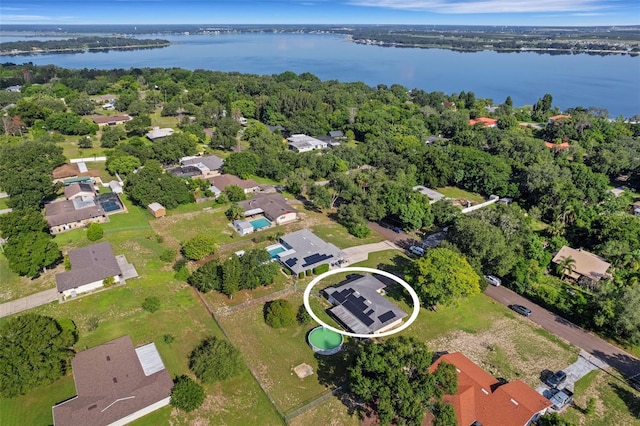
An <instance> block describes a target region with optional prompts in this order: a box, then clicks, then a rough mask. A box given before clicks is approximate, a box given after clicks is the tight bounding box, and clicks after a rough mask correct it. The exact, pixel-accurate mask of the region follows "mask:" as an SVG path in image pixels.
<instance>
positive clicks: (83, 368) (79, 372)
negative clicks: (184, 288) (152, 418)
mask: <svg viewBox="0 0 640 426" xmlns="http://www.w3.org/2000/svg"><path fill="white" fill-rule="evenodd" d="M71 365H72V368H73V378H74V381H75V384H76V391H77V393H78V395H77V396H76V397H75V398H73V399H70V400H68V401H66V402H63V403H61V404H58V405H56V406H54V407H53V422H54V425H56V426H65V425H73V426H76V425H91V426H102V425H108V424H111V423H113V422H115V421H117V420H120V419H122V418H124V417H126V416H128V415H131V414H133V413H135V412H137V411H139V410H141V409H143V408H146V407H148V406H150V405H151V404H154V403H156V402H159V401H162V400H163V399H165V398H168V397H169V396H170V394H171V388H172V386H173V381H172V380H171V377H170V376H169V373H168V371H167V370H166V369H165V368H162V369H161V370H160V371H157V372H155V373H153V374H150V375H149V376H146V375H145V373H144V370H143V367H142V364H141V359H140V357H139V355H138V354H137V353H136V350H135V349H134V347H133V342H132V341H131V338H130V337H129V336H123V337H120V338H118V339H115V340H112V341H110V342H107V343H105V344H103V345H100V346H96V347H94V348H91V349H88V350H86V351H82V352H80V353H78V354H77V355H76V356H75V358H74V359H73V361H71ZM162 367H164V366H162Z"/></svg>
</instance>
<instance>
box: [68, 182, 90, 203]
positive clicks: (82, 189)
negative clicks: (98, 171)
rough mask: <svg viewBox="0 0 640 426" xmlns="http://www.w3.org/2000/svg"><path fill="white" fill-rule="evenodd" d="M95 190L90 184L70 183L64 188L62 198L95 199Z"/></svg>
mask: <svg viewBox="0 0 640 426" xmlns="http://www.w3.org/2000/svg"><path fill="white" fill-rule="evenodd" d="M95 196H96V190H95V188H94V186H93V185H91V184H90V183H85V182H82V183H72V184H71V185H67V186H65V187H64V198H66V199H67V200H73V199H74V198H86V197H95Z"/></svg>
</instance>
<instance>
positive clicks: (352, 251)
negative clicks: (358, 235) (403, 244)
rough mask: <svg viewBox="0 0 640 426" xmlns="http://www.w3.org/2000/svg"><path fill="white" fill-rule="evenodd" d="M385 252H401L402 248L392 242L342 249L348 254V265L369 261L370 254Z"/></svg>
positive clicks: (346, 257)
mask: <svg viewBox="0 0 640 426" xmlns="http://www.w3.org/2000/svg"><path fill="white" fill-rule="evenodd" d="M384 250H400V247H398V246H396V245H395V244H394V243H392V242H391V241H382V242H379V243H373V244H363V245H361V246H355V247H349V248H346V249H342V251H343V252H344V253H345V254H346V256H345V260H346V261H347V264H348V265H352V264H354V263H358V262H362V261H364V260H367V259H368V258H369V253H373V252H376V251H384Z"/></svg>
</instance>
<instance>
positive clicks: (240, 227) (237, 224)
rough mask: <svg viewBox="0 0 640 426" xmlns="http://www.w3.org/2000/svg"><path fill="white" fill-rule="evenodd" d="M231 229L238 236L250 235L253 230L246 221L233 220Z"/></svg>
mask: <svg viewBox="0 0 640 426" xmlns="http://www.w3.org/2000/svg"><path fill="white" fill-rule="evenodd" d="M233 227H234V228H235V230H236V231H238V235H240V236H243V235H247V234H251V233H253V231H254V230H255V229H254V228H253V225H251V223H250V222H249V221H248V220H234V221H233Z"/></svg>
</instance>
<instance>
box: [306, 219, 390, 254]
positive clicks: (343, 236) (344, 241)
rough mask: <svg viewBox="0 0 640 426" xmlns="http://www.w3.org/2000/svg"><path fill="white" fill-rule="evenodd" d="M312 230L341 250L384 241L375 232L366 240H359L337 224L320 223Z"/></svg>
mask: <svg viewBox="0 0 640 426" xmlns="http://www.w3.org/2000/svg"><path fill="white" fill-rule="evenodd" d="M311 230H312V231H313V233H314V234H316V235H317V236H318V237H320V238H322V239H323V240H325V241H327V242H329V243H332V244H334V245H336V246H337V247H339V248H347V247H353V246H359V245H362V244H370V243H377V242H380V241H383V239H382V238H381V237H380V235H378V234H377V233H375V232H372V233H371V234H370V235H369V236H368V237H366V238H358V237H354V236H353V235H351V234H349V232H347V230H346V228H345V227H344V226H342V225H340V224H339V223H336V222H328V223H320V224H317V225H314V226H312V227H311Z"/></svg>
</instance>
